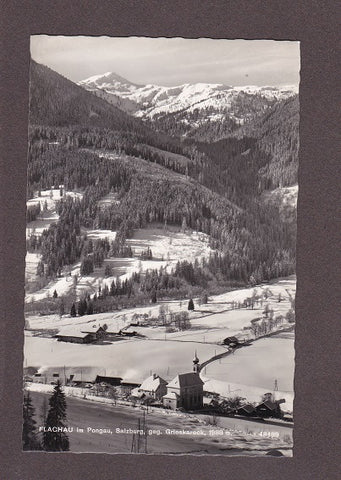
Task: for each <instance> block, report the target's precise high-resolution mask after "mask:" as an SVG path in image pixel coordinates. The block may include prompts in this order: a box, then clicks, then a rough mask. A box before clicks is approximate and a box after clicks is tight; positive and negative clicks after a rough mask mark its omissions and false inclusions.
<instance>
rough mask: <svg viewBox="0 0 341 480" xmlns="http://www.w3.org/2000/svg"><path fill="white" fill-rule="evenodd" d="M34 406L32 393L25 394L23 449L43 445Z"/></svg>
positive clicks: (36, 448)
mask: <svg viewBox="0 0 341 480" xmlns="http://www.w3.org/2000/svg"><path fill="white" fill-rule="evenodd" d="M34 413H35V410H34V407H33V406H32V401H31V396H30V393H29V392H27V394H25V395H24V403H23V430H22V441H23V450H40V449H41V445H40V442H39V440H38V437H37V431H36V421H35V420H34V418H33V417H34Z"/></svg>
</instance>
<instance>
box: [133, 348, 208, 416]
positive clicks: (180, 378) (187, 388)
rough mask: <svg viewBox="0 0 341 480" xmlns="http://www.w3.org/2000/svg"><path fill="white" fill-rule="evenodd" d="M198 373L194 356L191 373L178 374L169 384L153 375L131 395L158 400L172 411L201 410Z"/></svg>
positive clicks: (201, 388) (201, 387)
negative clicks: (179, 409)
mask: <svg viewBox="0 0 341 480" xmlns="http://www.w3.org/2000/svg"><path fill="white" fill-rule="evenodd" d="M199 372H200V365H199V359H198V357H197V355H196V354H195V357H194V359H193V371H192V372H188V373H181V374H178V375H176V377H174V378H173V380H171V381H170V382H169V383H168V382H166V380H164V379H163V378H161V377H160V376H159V375H156V374H155V373H154V374H153V375H151V376H150V377H148V378H147V379H146V380H145V381H144V382H142V384H141V385H140V386H139V387H137V388H135V389H134V390H132V392H131V394H132V396H133V397H136V398H139V399H141V400H148V399H150V400H158V401H160V402H162V404H163V405H164V407H166V408H170V409H172V410H175V409H177V408H183V409H185V410H197V409H200V408H203V397H204V389H203V385H204V382H203V381H202V380H201V378H200V375H199Z"/></svg>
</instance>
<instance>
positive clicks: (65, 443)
mask: <svg viewBox="0 0 341 480" xmlns="http://www.w3.org/2000/svg"><path fill="white" fill-rule="evenodd" d="M49 406H50V408H49V412H48V414H47V418H46V422H45V429H44V434H43V448H44V450H47V451H52V452H60V451H68V450H69V438H68V436H67V434H66V432H65V431H64V430H65V429H66V428H67V427H66V422H65V421H66V401H65V394H64V392H63V391H62V389H61V383H60V381H59V380H58V381H57V385H56V386H55V387H54V391H53V394H52V395H51V398H50V400H49ZM53 430H56V431H53Z"/></svg>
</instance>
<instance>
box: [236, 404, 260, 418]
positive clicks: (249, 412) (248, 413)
mask: <svg viewBox="0 0 341 480" xmlns="http://www.w3.org/2000/svg"><path fill="white" fill-rule="evenodd" d="M236 413H237V415H243V416H245V417H252V416H254V415H256V409H255V407H254V406H253V405H251V404H249V403H247V404H245V405H242V406H240V407H239V408H237V410H236Z"/></svg>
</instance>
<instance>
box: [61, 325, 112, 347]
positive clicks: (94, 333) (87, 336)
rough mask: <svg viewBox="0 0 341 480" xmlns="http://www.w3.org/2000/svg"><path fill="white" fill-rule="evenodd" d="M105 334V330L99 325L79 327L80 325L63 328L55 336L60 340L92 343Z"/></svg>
mask: <svg viewBox="0 0 341 480" xmlns="http://www.w3.org/2000/svg"><path fill="white" fill-rule="evenodd" d="M104 336H105V330H104V329H103V328H102V327H101V326H98V325H93V326H92V327H91V326H86V327H79V326H78V325H75V326H71V327H64V328H62V329H61V330H60V331H59V332H58V333H57V334H56V335H55V337H56V338H57V339H58V340H59V341H60V342H70V343H92V342H96V340H99V339H101V338H103V337H104Z"/></svg>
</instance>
